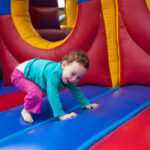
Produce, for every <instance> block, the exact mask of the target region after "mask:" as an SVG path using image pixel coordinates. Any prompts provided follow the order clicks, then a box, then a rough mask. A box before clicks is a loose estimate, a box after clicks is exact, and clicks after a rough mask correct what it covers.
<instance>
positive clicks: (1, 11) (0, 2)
mask: <svg viewBox="0 0 150 150" xmlns="http://www.w3.org/2000/svg"><path fill="white" fill-rule="evenodd" d="M10 13H11V11H10V0H0V15H8V14H10Z"/></svg>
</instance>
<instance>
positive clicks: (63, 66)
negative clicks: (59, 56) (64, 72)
mask: <svg viewBox="0 0 150 150" xmlns="http://www.w3.org/2000/svg"><path fill="white" fill-rule="evenodd" d="M66 65H67V61H66V60H64V61H62V64H61V68H62V69H64V68H65V66H66Z"/></svg>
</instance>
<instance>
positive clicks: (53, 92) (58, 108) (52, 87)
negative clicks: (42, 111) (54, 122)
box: [47, 79, 77, 120]
mask: <svg viewBox="0 0 150 150" xmlns="http://www.w3.org/2000/svg"><path fill="white" fill-rule="evenodd" d="M47 95H48V101H49V103H50V105H51V107H52V111H53V115H54V117H59V119H60V120H66V119H71V118H74V117H76V116H77V114H76V113H74V112H72V113H69V114H66V113H65V112H64V110H63V108H62V104H61V102H60V98H59V90H58V87H57V82H55V80H54V79H53V81H52V80H49V81H48V82H47Z"/></svg>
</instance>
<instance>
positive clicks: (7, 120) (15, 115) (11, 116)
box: [0, 86, 112, 139]
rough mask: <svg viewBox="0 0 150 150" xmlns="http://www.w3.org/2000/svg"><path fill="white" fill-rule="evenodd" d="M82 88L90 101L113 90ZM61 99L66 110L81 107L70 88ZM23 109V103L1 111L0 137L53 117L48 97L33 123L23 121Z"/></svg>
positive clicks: (63, 93) (62, 93)
mask: <svg viewBox="0 0 150 150" xmlns="http://www.w3.org/2000/svg"><path fill="white" fill-rule="evenodd" d="M81 90H82V91H83V93H84V94H85V96H86V97H87V98H88V99H89V100H90V101H91V100H92V99H93V98H95V97H97V96H98V97H99V96H102V95H103V94H105V93H107V92H109V91H112V90H109V89H108V88H106V87H100V86H83V87H81ZM86 91H90V92H86ZM60 99H61V101H62V104H63V107H64V109H65V110H66V111H67V110H68V111H69V110H71V109H76V108H78V107H79V105H78V103H77V102H76V101H75V99H74V98H73V97H72V96H71V94H70V92H69V91H68V90H66V91H63V92H60ZM22 109H23V105H22V106H19V107H16V108H13V109H10V110H8V111H4V112H1V113H0V120H1V123H0V139H3V138H6V137H8V136H9V135H11V134H14V133H16V132H18V131H21V130H25V129H27V128H31V127H32V126H35V125H37V124H39V123H41V122H43V121H45V120H47V119H49V118H53V115H52V110H51V107H50V105H49V103H48V101H47V98H46V97H45V98H43V103H42V113H41V114H36V115H35V114H33V117H34V123H33V124H32V125H30V124H28V123H26V122H24V121H23V119H22V117H21V115H20V112H21V110H22ZM2 120H3V121H2Z"/></svg>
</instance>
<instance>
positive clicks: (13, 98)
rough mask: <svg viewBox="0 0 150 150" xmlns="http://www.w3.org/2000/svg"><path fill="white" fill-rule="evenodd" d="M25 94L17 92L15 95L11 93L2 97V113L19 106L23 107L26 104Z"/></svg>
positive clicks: (0, 102) (0, 109)
mask: <svg viewBox="0 0 150 150" xmlns="http://www.w3.org/2000/svg"><path fill="white" fill-rule="evenodd" d="M24 96H25V93H24V92H21V91H19V92H15V93H9V94H6V95H1V96H0V105H1V107H0V112H2V111H4V110H8V109H10V108H13V107H17V106H19V105H22V104H23V103H24Z"/></svg>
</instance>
